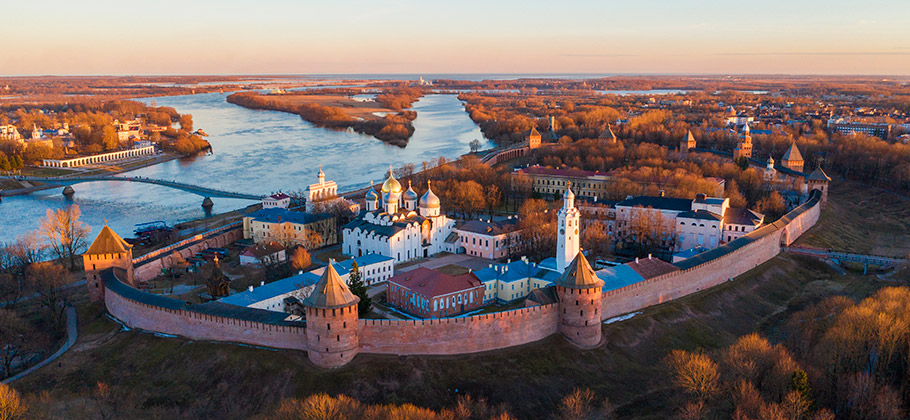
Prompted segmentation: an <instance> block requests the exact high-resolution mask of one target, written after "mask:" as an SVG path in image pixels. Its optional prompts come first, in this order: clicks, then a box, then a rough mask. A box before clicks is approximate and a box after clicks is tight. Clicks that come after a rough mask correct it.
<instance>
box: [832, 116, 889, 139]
mask: <svg viewBox="0 0 910 420" xmlns="http://www.w3.org/2000/svg"><path fill="white" fill-rule="evenodd" d="M828 132H829V133H838V134H854V133H860V134H867V135H870V136H875V137H878V138H881V139H887V138H889V137H891V124H886V123H866V122H852V121H849V120H846V119H844V118H837V119H833V118H832V119H829V120H828Z"/></svg>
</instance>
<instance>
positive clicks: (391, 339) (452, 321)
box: [359, 304, 559, 354]
mask: <svg viewBox="0 0 910 420" xmlns="http://www.w3.org/2000/svg"><path fill="white" fill-rule="evenodd" d="M558 306H559V305H558V304H550V305H544V306H535V307H532V308H523V309H515V310H511V311H504V312H496V313H492V314H485V315H474V316H468V317H464V318H442V319H424V320H419V321H414V320H388V319H375V320H374V319H362V320H360V331H359V334H360V351H361V352H362V353H383V354H462V353H476V352H480V351H487V350H496V349H501V348H506V347H511V346H517V345H520V344H526V343H532V342H534V341H538V340H541V339H544V338H546V337H548V336H550V335H552V334H556V325H557V319H558V308H557V307H558Z"/></svg>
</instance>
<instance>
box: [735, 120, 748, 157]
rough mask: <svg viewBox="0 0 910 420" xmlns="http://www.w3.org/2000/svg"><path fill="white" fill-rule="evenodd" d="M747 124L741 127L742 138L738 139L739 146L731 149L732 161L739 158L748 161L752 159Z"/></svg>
mask: <svg viewBox="0 0 910 420" xmlns="http://www.w3.org/2000/svg"><path fill="white" fill-rule="evenodd" d="M750 131H751V130H750V129H749V124H746V125H745V126H743V136H742V139H740V141H739V144H738V145H737V146H736V148H735V149H733V160H735V161H736V160H739V158H746V159H749V158H751V157H752V135H751V134H749V133H750Z"/></svg>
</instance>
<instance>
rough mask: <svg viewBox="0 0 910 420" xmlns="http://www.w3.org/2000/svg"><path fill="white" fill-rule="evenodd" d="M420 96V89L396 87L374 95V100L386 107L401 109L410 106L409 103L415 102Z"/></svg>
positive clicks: (421, 94) (421, 93) (421, 92)
mask: <svg viewBox="0 0 910 420" xmlns="http://www.w3.org/2000/svg"><path fill="white" fill-rule="evenodd" d="M422 96H423V91H421V90H420V89H417V88H398V89H395V90H393V91H391V92H386V93H380V94H378V95H376V102H379V103H380V104H382V106H384V107H386V108H389V109H392V110H395V111H401V110H402V109H405V108H410V107H411V104H413V103H414V102H416V101H417V100H418V99H420V97H422Z"/></svg>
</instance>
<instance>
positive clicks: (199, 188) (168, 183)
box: [0, 175, 263, 200]
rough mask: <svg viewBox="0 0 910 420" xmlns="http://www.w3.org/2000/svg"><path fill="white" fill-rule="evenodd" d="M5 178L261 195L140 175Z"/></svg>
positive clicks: (229, 195) (233, 195) (247, 197)
mask: <svg viewBox="0 0 910 420" xmlns="http://www.w3.org/2000/svg"><path fill="white" fill-rule="evenodd" d="M0 178H6V179H15V180H18V181H29V182H43V183H45V184H54V185H74V184H79V183H82V182H93V181H121V182H141V183H144V184H154V185H161V186H164V187H169V188H176V189H178V190H183V191H186V192H190V193H193V194H197V195H201V196H203V197H220V198H239V199H244V200H261V199H262V198H263V196H261V195H255V194H246V193H241V192H234V191H224V190H219V189H215V188H209V187H203V186H199V185H193V184H187V183H183V182H177V181H165V180H163V179H152V178H145V177H141V176H116V175H108V176H70V177H66V176H61V177H38V176H7V177H0Z"/></svg>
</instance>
